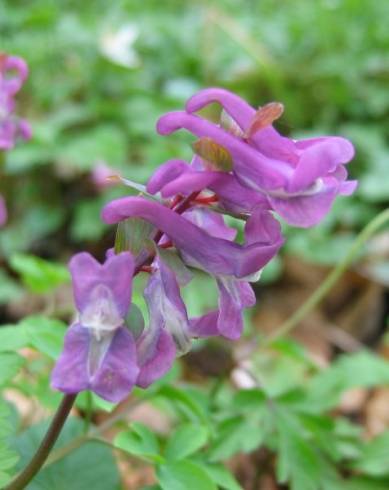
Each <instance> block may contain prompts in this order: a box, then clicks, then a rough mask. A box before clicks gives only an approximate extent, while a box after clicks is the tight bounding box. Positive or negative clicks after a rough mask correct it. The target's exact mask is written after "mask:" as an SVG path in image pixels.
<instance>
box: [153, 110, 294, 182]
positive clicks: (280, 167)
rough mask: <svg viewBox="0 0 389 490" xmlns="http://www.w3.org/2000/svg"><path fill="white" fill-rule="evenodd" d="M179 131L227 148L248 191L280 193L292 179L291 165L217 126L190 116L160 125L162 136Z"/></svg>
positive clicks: (168, 118)
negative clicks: (259, 150) (277, 191)
mask: <svg viewBox="0 0 389 490" xmlns="http://www.w3.org/2000/svg"><path fill="white" fill-rule="evenodd" d="M178 129H187V130H188V131H190V132H191V133H193V134H195V135H196V136H198V137H200V138H201V137H207V138H211V139H212V140H214V141H215V142H216V143H218V144H219V145H221V146H223V147H225V148H226V149H227V150H228V151H229V152H230V154H231V155H232V157H233V160H234V172H235V173H236V175H237V177H238V178H239V180H241V181H242V182H244V183H245V184H246V185H247V186H248V187H251V188H254V189H257V190H260V189H267V188H269V189H276V188H279V187H282V186H283V185H286V183H287V180H288V177H289V176H290V175H291V168H290V165H289V164H287V163H285V162H283V161H280V160H273V159H269V158H267V157H266V156H264V155H262V154H261V153H260V152H258V151H256V150H255V149H254V148H252V147H251V146H249V145H248V144H246V143H245V142H243V141H241V140H240V139H239V138H236V137H235V136H233V135H231V134H230V133H228V132H226V131H224V130H223V129H221V128H219V127H218V126H216V125H215V124H213V123H211V122H209V121H207V120H205V119H202V118H200V117H198V116H194V115H192V114H187V113H186V112H170V113H168V114H165V115H164V116H162V117H161V118H160V119H159V120H158V122H157V131H158V132H159V134H162V135H166V134H170V133H172V132H174V131H177V130H178Z"/></svg>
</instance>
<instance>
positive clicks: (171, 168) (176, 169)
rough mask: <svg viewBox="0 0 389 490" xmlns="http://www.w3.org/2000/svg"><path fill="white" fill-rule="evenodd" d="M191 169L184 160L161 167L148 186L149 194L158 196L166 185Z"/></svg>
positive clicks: (174, 161)
mask: <svg viewBox="0 0 389 490" xmlns="http://www.w3.org/2000/svg"><path fill="white" fill-rule="evenodd" d="M189 169H190V167H189V164H188V163H187V162H185V161H184V160H168V161H167V162H165V163H164V164H163V165H160V166H159V167H158V168H157V170H156V171H155V172H154V173H153V175H152V176H151V177H150V179H149V181H148V183H147V186H146V189H147V192H149V193H150V194H156V193H157V192H159V191H161V190H162V189H163V188H164V187H165V186H166V184H169V182H171V181H172V180H175V179H177V177H179V176H180V175H181V174H183V173H185V172H186V171H187V170H189ZM177 194H178V193H177ZM165 197H168V196H165Z"/></svg>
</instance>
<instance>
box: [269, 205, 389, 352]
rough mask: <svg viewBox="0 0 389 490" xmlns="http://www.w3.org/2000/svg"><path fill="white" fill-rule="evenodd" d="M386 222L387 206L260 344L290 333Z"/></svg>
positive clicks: (387, 220)
mask: <svg viewBox="0 0 389 490" xmlns="http://www.w3.org/2000/svg"><path fill="white" fill-rule="evenodd" d="M386 222H389V208H387V209H385V210H384V211H382V212H381V213H380V214H378V215H377V216H376V217H375V218H374V219H373V220H372V221H370V223H368V224H367V225H366V226H365V228H363V230H362V231H361V232H360V233H359V235H358V236H357V238H356V239H355V241H354V243H353V244H352V246H351V247H350V249H349V251H348V252H347V254H346V255H345V257H344V258H343V260H341V261H340V262H339V264H338V265H337V266H336V267H335V268H334V269H333V270H332V271H331V272H330V273H329V274H328V276H327V277H326V278H325V279H324V281H323V282H322V283H321V285H320V286H319V287H318V288H317V289H316V290H315V291H314V292H313V293H312V294H311V296H309V298H308V299H307V301H305V303H303V304H302V305H301V306H300V308H298V309H297V310H296V311H295V312H294V313H293V315H292V316H290V317H289V318H288V319H287V320H286V321H285V322H284V323H282V324H281V325H280V326H279V327H278V328H277V329H276V330H275V331H274V332H273V333H272V334H271V335H269V337H267V338H266V339H265V341H264V343H263V344H262V345H265V346H267V345H269V344H271V342H273V341H274V340H276V339H278V338H280V337H283V336H284V335H287V334H288V333H290V332H291V331H292V330H293V329H294V328H295V327H296V326H297V325H298V324H299V323H300V321H301V320H302V319H303V318H304V317H305V315H306V314H307V313H309V312H310V311H311V310H312V309H313V308H314V307H315V306H317V305H318V304H319V303H320V301H322V299H323V298H324V297H325V296H326V295H327V294H328V293H329V292H330V290H331V288H332V286H333V285H334V284H335V283H336V282H337V281H338V279H340V277H341V276H342V274H343V273H344V272H345V271H346V269H347V268H348V267H349V266H350V265H351V264H352V263H353V261H354V260H355V258H356V256H357V255H358V252H359V251H360V249H361V248H362V247H363V245H364V244H365V243H366V242H367V240H368V239H369V238H370V237H371V236H372V235H373V234H374V233H375V232H376V231H377V230H378V229H379V228H381V226H382V225H384V224H385V223H386Z"/></svg>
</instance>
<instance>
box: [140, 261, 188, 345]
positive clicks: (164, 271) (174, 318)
mask: <svg viewBox="0 0 389 490" xmlns="http://www.w3.org/2000/svg"><path fill="white" fill-rule="evenodd" d="M156 265H157V267H158V269H157V270H156V271H155V272H154V273H153V274H152V275H151V276H150V279H149V282H148V284H147V287H146V289H145V292H144V296H145V299H146V302H147V306H148V308H149V312H150V329H151V330H156V331H158V330H159V329H160V328H164V329H165V330H167V331H168V332H169V334H170V335H171V337H172V339H173V340H174V342H175V344H176V346H177V351H178V353H180V354H184V353H185V352H188V350H189V349H190V346H191V342H190V337H189V334H188V331H189V320H188V315H187V312H186V307H185V304H184V302H183V300H182V298H181V294H180V288H179V285H178V281H177V278H176V276H175V274H174V272H173V271H172V270H171V269H170V268H169V267H168V266H167V265H166V264H165V263H164V262H163V260H160V259H159V260H157V261H156Z"/></svg>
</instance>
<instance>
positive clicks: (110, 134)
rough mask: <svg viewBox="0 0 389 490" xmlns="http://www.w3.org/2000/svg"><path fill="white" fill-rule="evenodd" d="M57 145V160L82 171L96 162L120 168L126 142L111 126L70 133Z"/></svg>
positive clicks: (119, 131)
mask: <svg viewBox="0 0 389 490" xmlns="http://www.w3.org/2000/svg"><path fill="white" fill-rule="evenodd" d="M61 143H62V144H59V145H58V159H59V160H60V161H62V162H64V163H66V164H68V165H73V166H75V167H77V168H80V169H82V170H89V169H91V168H92V167H93V166H94V165H95V164H96V163H97V162H99V161H105V162H109V164H110V165H112V166H113V167H120V166H122V165H123V164H124V162H125V160H126V147H127V142H126V139H125V136H124V134H123V132H122V131H121V130H120V129H119V128H118V127H117V126H113V125H108V124H107V125H106V124H101V125H99V126H97V127H96V128H91V129H87V130H84V131H82V132H76V133H72V135H71V137H68V138H66V139H65V138H62V141H61Z"/></svg>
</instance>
